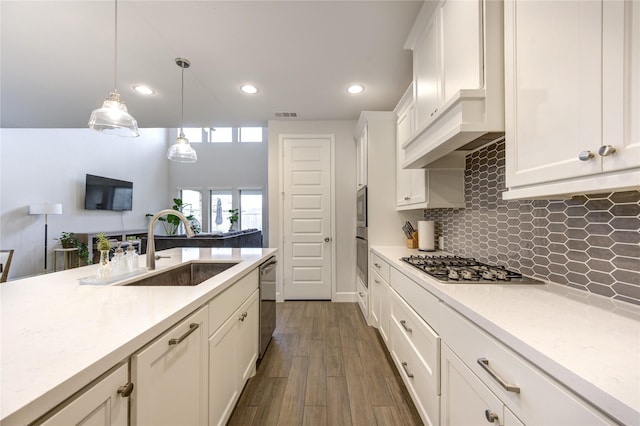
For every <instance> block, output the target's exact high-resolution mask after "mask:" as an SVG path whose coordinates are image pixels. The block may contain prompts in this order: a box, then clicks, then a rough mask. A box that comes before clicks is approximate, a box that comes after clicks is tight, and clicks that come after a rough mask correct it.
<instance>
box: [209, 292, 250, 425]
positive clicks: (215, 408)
mask: <svg viewBox="0 0 640 426" xmlns="http://www.w3.org/2000/svg"><path fill="white" fill-rule="evenodd" d="M259 315H260V313H259V292H258V290H256V291H254V293H253V294H252V295H251V296H250V297H249V298H248V299H247V300H246V301H245V302H244V303H243V304H242V305H241V306H240V307H239V308H238V309H237V310H236V311H235V312H234V313H233V314H231V316H230V317H229V319H228V320H227V321H226V322H225V323H224V324H223V325H222V326H221V327H220V328H218V330H217V331H215V333H214V334H213V335H212V336H211V337H210V338H209V424H210V425H224V424H225V423H226V422H227V420H228V419H229V417H230V416H231V412H232V411H233V408H234V407H235V404H236V402H237V401H238V398H239V397H240V393H241V392H242V388H243V387H244V385H245V383H246V382H247V380H249V378H250V377H251V376H253V375H254V374H255V371H256V361H257V360H258V326H259Z"/></svg>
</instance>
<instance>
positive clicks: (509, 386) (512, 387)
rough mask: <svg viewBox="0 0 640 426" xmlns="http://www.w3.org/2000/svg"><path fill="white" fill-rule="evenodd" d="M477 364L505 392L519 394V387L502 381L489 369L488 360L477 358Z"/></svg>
mask: <svg viewBox="0 0 640 426" xmlns="http://www.w3.org/2000/svg"><path fill="white" fill-rule="evenodd" d="M478 364H479V365H480V367H482V368H483V369H484V371H486V372H487V373H489V375H490V376H491V377H493V379H494V380H495V381H496V382H498V384H499V385H500V386H502V387H503V388H504V389H505V390H508V391H509V392H514V393H520V386H516V385H512V384H509V383H507V382H505V381H504V379H503V378H502V377H500V376H498V375H497V374H496V372H495V371H493V370H492V369H491V367H489V360H488V359H486V358H478Z"/></svg>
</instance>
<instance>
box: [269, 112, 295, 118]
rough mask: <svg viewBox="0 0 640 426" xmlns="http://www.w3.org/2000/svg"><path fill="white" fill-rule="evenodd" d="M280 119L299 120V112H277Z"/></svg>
mask: <svg viewBox="0 0 640 426" xmlns="http://www.w3.org/2000/svg"><path fill="white" fill-rule="evenodd" d="M275 114H276V117H278V118H298V113H297V112H276V113H275Z"/></svg>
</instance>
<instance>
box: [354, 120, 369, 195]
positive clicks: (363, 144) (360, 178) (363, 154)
mask: <svg viewBox="0 0 640 426" xmlns="http://www.w3.org/2000/svg"><path fill="white" fill-rule="evenodd" d="M368 143H369V140H368V132H367V125H366V124H365V126H364V128H363V129H362V133H361V134H360V137H359V138H358V140H357V141H356V184H357V186H358V188H361V187H363V186H365V185H367V167H368V166H367V163H368V157H367V156H368V153H367V145H368Z"/></svg>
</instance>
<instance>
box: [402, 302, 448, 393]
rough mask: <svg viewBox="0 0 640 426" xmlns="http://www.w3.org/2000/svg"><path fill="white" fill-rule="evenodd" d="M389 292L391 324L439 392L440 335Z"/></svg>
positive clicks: (435, 389)
mask: <svg viewBox="0 0 640 426" xmlns="http://www.w3.org/2000/svg"><path fill="white" fill-rule="evenodd" d="M390 293H391V322H392V326H393V327H395V329H396V331H397V333H399V335H398V334H397V336H398V338H403V339H405V340H406V341H407V342H409V343H410V344H411V346H412V347H413V349H414V350H415V351H416V356H417V357H418V360H419V361H420V363H421V364H422V365H423V366H424V368H425V370H426V371H425V373H426V374H427V375H428V377H429V384H430V385H431V387H432V389H433V390H434V392H436V393H437V394H440V337H439V336H438V334H437V333H436V332H435V331H433V329H432V328H431V327H429V325H427V324H426V323H425V322H424V321H423V320H422V319H421V318H420V317H419V316H418V315H417V314H416V313H415V312H414V311H413V310H412V309H411V308H410V307H409V305H407V303H406V302H405V301H404V300H402V298H401V297H400V296H398V295H397V294H396V292H395V291H393V290H392V291H391V292H390ZM396 340H397V339H394V340H393V342H392V345H393V344H395V341H396Z"/></svg>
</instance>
